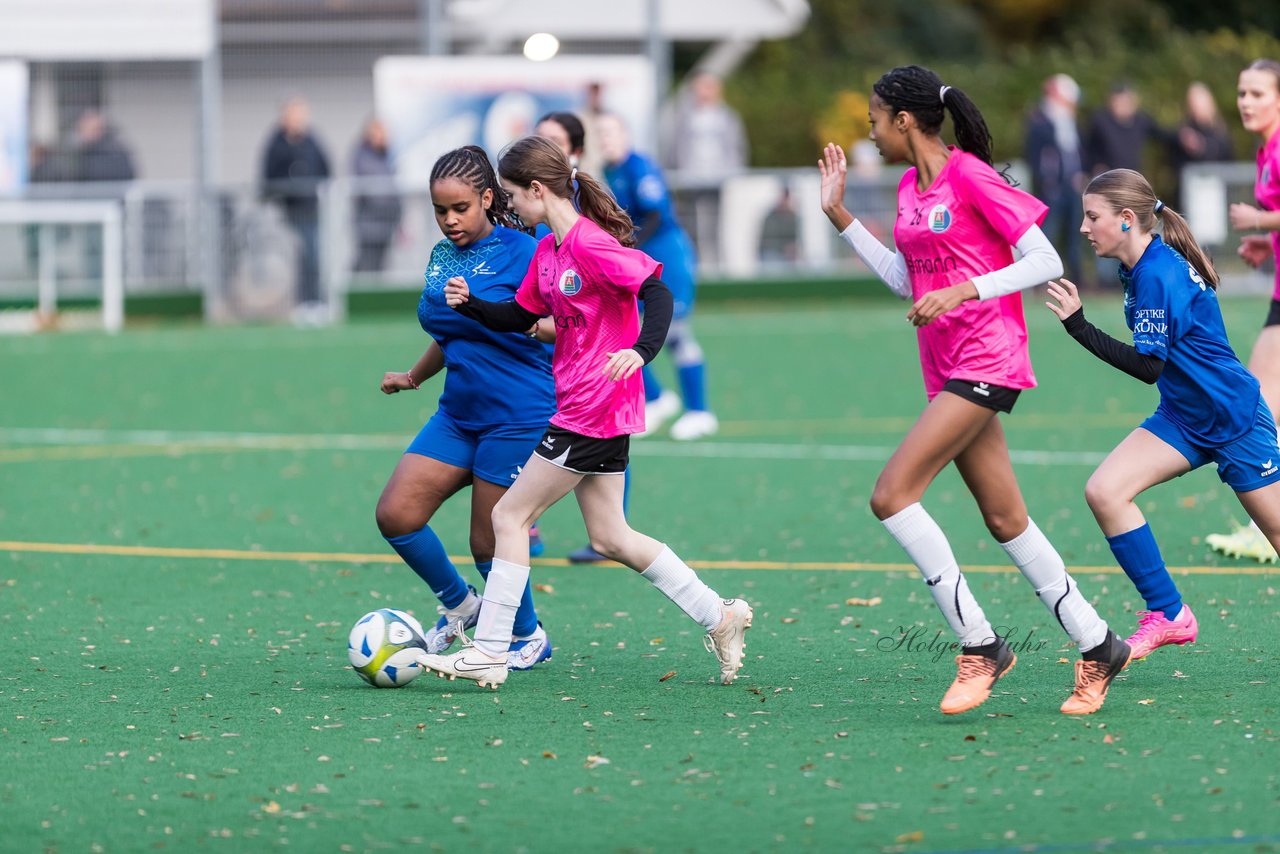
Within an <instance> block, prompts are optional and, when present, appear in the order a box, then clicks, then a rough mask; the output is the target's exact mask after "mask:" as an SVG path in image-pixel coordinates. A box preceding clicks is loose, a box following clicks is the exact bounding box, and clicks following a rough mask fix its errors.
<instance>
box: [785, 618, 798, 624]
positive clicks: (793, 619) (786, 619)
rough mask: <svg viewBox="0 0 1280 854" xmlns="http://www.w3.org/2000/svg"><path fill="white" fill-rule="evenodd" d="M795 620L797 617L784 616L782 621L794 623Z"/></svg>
mask: <svg viewBox="0 0 1280 854" xmlns="http://www.w3.org/2000/svg"><path fill="white" fill-rule="evenodd" d="M795 621H796V618H795V617H783V618H782V622H784V623H794V622H795Z"/></svg>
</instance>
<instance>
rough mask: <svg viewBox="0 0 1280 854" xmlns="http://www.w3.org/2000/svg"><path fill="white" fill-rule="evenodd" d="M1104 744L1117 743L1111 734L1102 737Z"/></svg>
mask: <svg viewBox="0 0 1280 854" xmlns="http://www.w3.org/2000/svg"><path fill="white" fill-rule="evenodd" d="M1102 743H1103V744H1115V743H1116V740H1115V739H1114V738H1112V736H1111V733H1107V734H1106V735H1104V736H1103V737H1102Z"/></svg>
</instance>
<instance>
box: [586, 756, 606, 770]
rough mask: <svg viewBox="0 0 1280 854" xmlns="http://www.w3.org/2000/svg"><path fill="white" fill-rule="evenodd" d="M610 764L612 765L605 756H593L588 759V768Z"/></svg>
mask: <svg viewBox="0 0 1280 854" xmlns="http://www.w3.org/2000/svg"><path fill="white" fill-rule="evenodd" d="M608 764H610V762H609V760H608V759H606V758H604V757H603V756H595V755H592V756H588V757H587V767H588V768H598V767H600V766H601V765H608Z"/></svg>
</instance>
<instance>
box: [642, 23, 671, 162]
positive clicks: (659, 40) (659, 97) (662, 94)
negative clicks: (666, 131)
mask: <svg viewBox="0 0 1280 854" xmlns="http://www.w3.org/2000/svg"><path fill="white" fill-rule="evenodd" d="M646 6H647V10H648V24H649V26H648V38H647V44H646V51H645V52H646V53H647V54H648V56H649V62H650V63H652V65H653V121H652V122H651V123H650V125H649V128H650V130H649V133H650V139H649V151H650V153H652V154H654V155H657V154H658V143H659V141H660V140H661V138H662V136H661V133H660V132H659V130H658V124H659V122H660V121H661V120H662V108H663V105H664V104H665V103H666V100H667V90H668V89H669V88H670V87H671V42H670V41H668V40H667V39H666V38H665V37H664V36H663V34H662V0H647V2H646Z"/></svg>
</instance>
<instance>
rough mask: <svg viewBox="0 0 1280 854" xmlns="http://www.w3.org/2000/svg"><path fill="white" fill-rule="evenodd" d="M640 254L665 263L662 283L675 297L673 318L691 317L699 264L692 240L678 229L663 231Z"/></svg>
mask: <svg viewBox="0 0 1280 854" xmlns="http://www.w3.org/2000/svg"><path fill="white" fill-rule="evenodd" d="M640 251H642V252H644V253H645V254H646V255H648V256H649V257H650V258H652V259H653V260H655V261H658V262H660V263H661V264H662V276H661V279H662V283H663V284H664V285H666V286H667V287H668V288H669V289H670V290H671V298H672V300H673V301H674V302H675V306H674V308H673V311H672V313H671V317H672V319H673V320H683V319H684V318H686V317H688V316H689V314H690V313H691V312H692V311H693V298H694V294H695V287H694V283H693V270H694V267H695V265H696V261H695V259H694V253H693V244H692V243H690V242H689V238H688V237H687V236H686V235H685V233H684V232H683V231H679V230H676V229H670V230H667V231H661V232H658V233H657V234H655V235H654V236H653V237H652V238H650V239H649V240H647V241H646V242H645V244H644V246H642V247H640Z"/></svg>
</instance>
